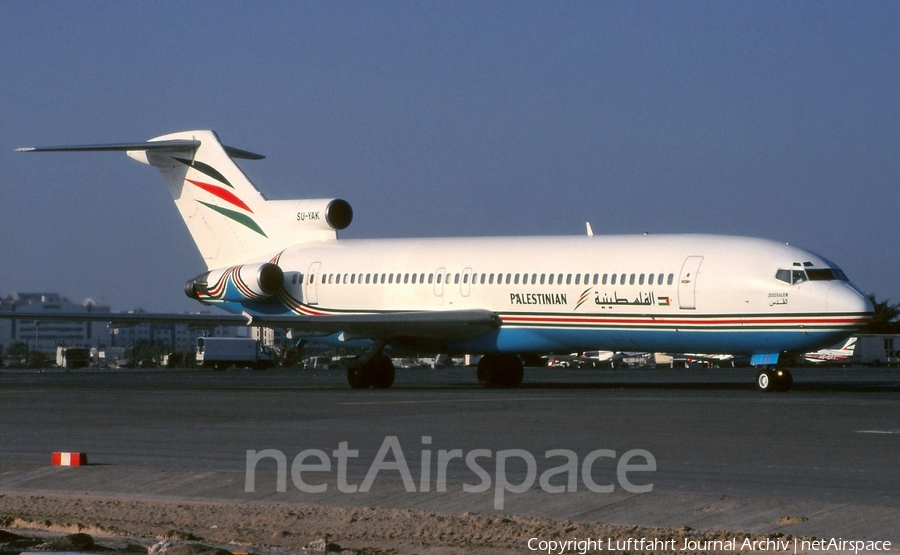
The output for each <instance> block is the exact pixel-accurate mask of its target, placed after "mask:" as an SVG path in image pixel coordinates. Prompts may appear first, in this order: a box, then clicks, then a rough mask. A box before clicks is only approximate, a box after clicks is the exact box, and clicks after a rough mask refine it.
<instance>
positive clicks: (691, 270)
mask: <svg viewBox="0 0 900 555" xmlns="http://www.w3.org/2000/svg"><path fill="white" fill-rule="evenodd" d="M701 262H703V257H702V256H689V257H687V258H686V259H685V260H684V264H683V265H682V266H681V276H680V277H679V278H678V306H679V307H680V308H684V309H689V310H693V309H695V308H697V299H696V293H697V275H698V274H699V273H700V263H701Z"/></svg>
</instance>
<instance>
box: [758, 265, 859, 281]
mask: <svg viewBox="0 0 900 555" xmlns="http://www.w3.org/2000/svg"><path fill="white" fill-rule="evenodd" d="M775 279H777V280H779V281H783V282H784V283H788V284H791V285H797V284H798V283H803V282H804V281H835V280H836V281H848V279H847V276H846V274H844V271H843V270H841V269H840V268H807V269H806V270H799V269H797V268H796V267H795V268H793V269H790V270H788V269H786V268H782V269H780V270H778V271H777V272H775Z"/></svg>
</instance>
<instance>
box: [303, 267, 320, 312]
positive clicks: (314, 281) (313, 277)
mask: <svg viewBox="0 0 900 555" xmlns="http://www.w3.org/2000/svg"><path fill="white" fill-rule="evenodd" d="M321 267H322V263H321V262H313V263H312V264H310V265H309V271H308V272H307V273H306V281H305V283H306V302H307V303H309V304H319V294H318V290H317V289H316V288H317V287H318V286H319V269H320V268H321Z"/></svg>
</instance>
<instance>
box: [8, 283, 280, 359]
mask: <svg viewBox="0 0 900 555" xmlns="http://www.w3.org/2000/svg"><path fill="white" fill-rule="evenodd" d="M0 311H2V312H45V313H52V312H85V313H88V312H90V313H98V312H99V313H109V312H111V310H110V308H109V307H108V306H101V305H98V304H97V303H95V302H94V301H93V300H91V299H86V300H85V301H84V302H83V303H82V304H76V303H73V302H72V301H70V300H69V299H67V298H66V297H63V296H62V295H60V294H58V293H13V294H11V295H9V296H8V297H6V298H3V299H0ZM140 312H142V311H141V310H136V311H132V313H140ZM282 335H283V334H282V333H281V332H280V330H279V332H278V333H275V332H273V331H272V330H270V329H268V328H255V327H254V328H247V327H245V326H217V327H214V328H208V327H192V326H188V325H186V324H159V323H149V322H145V323H142V324H137V325H130V326H121V327H117V328H111V327H110V326H109V324H108V323H107V322H52V321H36V320H35V319H34V317H29V318H27V319H22V320H0V346H2V347H3V350H4V351H5V350H7V349H8V348H9V347H10V345H12V344H14V343H24V344H26V345H28V348H29V349H35V350H37V351H40V352H42V353H45V354H47V355H55V353H56V348H57V346H59V345H63V346H69V347H89V348H95V349H98V350H99V349H103V348H125V349H128V348H131V347H133V346H134V345H135V344H136V343H141V342H155V343H160V344H163V345H167V346H168V347H169V350H170V351H171V352H178V353H189V352H193V351H194V350H195V349H196V347H197V338H198V337H207V336H208V337H248V336H251V337H254V338H256V339H259V340H261V341H263V342H264V343H266V344H267V345H270V346H271V345H272V344H273V343H274V342H276V341H278V340H279V339H281V336H282Z"/></svg>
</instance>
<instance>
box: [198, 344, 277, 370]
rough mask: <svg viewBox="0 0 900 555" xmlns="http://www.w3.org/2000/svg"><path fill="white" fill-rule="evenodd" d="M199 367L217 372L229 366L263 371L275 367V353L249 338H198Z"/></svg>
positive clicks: (266, 346)
mask: <svg viewBox="0 0 900 555" xmlns="http://www.w3.org/2000/svg"><path fill="white" fill-rule="evenodd" d="M197 365H198V366H202V367H204V368H214V369H215V370H225V369H226V368H228V367H229V366H235V367H238V368H244V367H246V368H253V369H254V370H262V369H263V368H269V367H271V366H274V365H275V352H274V351H272V349H271V348H270V347H269V346H268V345H265V344H263V343H261V342H259V341H257V340H256V339H250V338H248V337H198V338H197Z"/></svg>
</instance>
